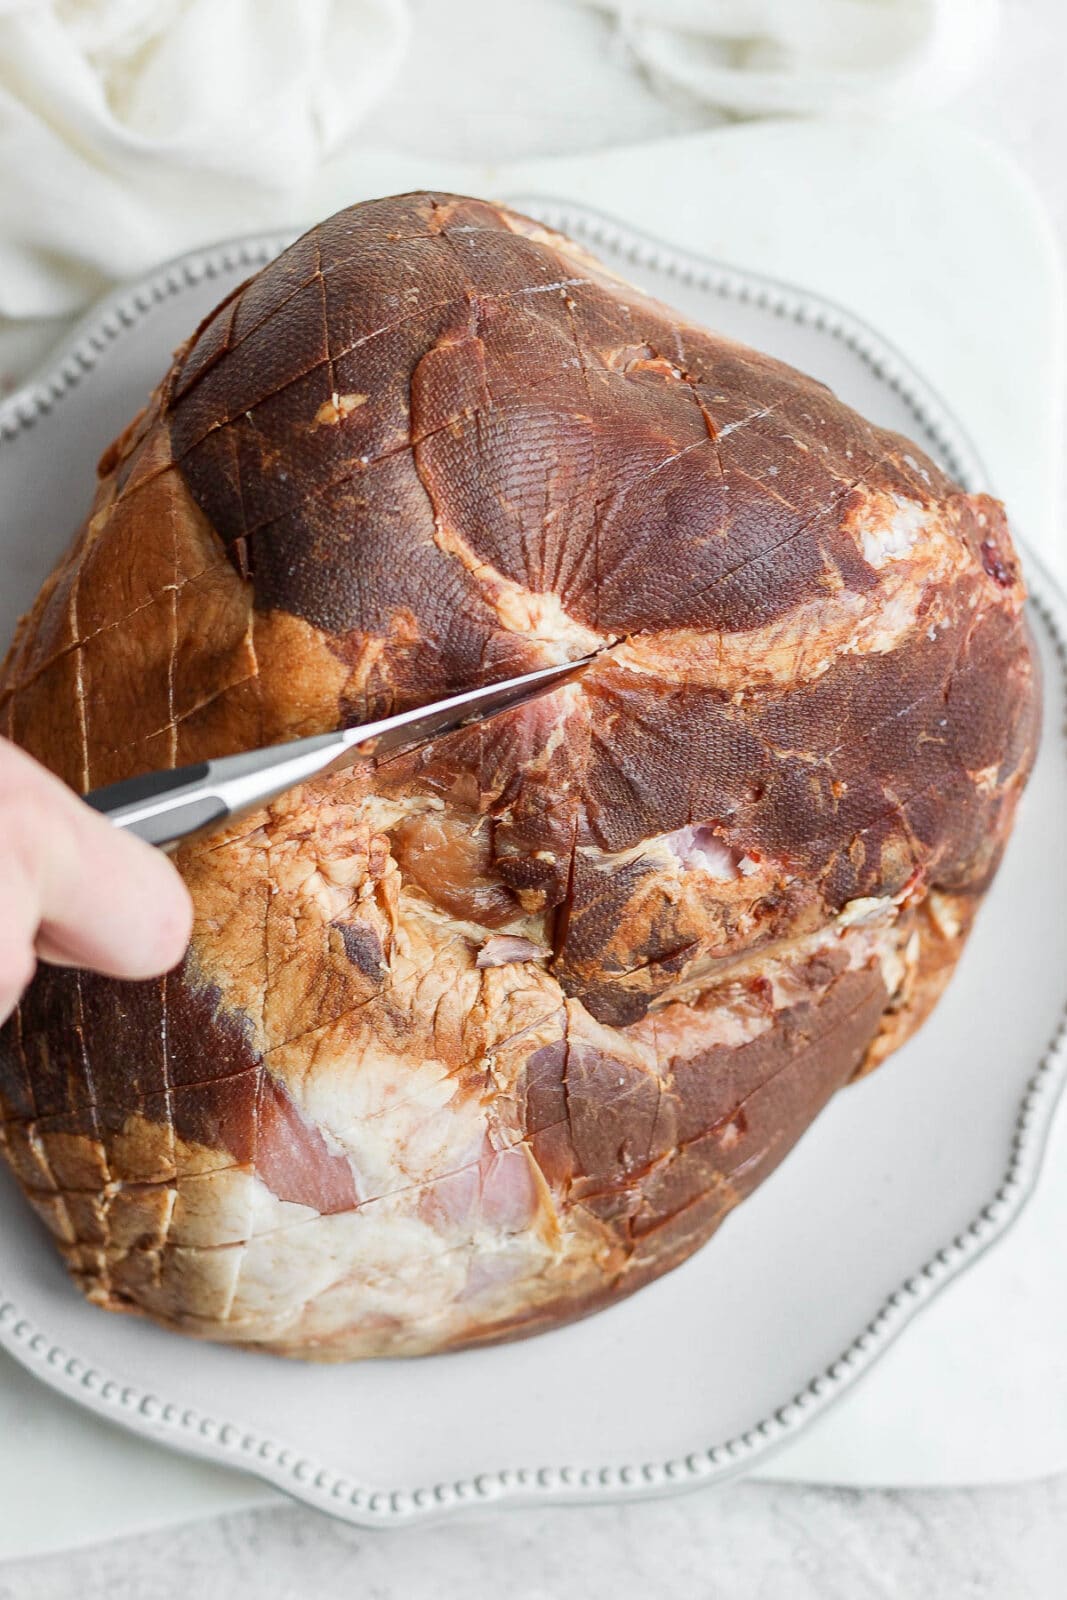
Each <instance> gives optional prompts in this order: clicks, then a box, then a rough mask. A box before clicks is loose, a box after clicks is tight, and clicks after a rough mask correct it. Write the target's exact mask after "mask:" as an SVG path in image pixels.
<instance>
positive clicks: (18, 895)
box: [0, 854, 38, 1022]
mask: <svg viewBox="0 0 1067 1600" xmlns="http://www.w3.org/2000/svg"><path fill="white" fill-rule="evenodd" d="M37 922H38V901H37V894H36V890H35V888H34V886H33V884H32V883H31V882H30V881H29V880H28V879H27V877H26V874H25V872H23V870H22V867H21V866H20V864H19V863H18V862H17V861H13V860H11V859H9V858H8V859H5V858H4V857H3V856H2V854H0V1022H4V1021H5V1020H6V1019H7V1018H8V1017H9V1016H10V1015H11V1013H12V1011H14V1009H15V1007H16V1005H17V1004H18V1001H19V997H20V995H21V994H22V991H23V989H25V987H26V985H27V984H28V983H29V981H30V979H31V978H32V977H33V972H34V968H35V966H36V965H37V959H36V956H35V955H34V949H33V940H34V935H35V933H36V931H37Z"/></svg>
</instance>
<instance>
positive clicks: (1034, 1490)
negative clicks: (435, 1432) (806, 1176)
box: [0, 1480, 1067, 1600]
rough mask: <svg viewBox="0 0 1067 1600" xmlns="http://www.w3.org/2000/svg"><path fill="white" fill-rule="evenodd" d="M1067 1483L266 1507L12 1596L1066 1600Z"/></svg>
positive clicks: (51, 1568)
mask: <svg viewBox="0 0 1067 1600" xmlns="http://www.w3.org/2000/svg"><path fill="white" fill-rule="evenodd" d="M1065 1560H1067V1480H1059V1481H1056V1482H1053V1483H1042V1484H1033V1485H1027V1486H1025V1487H1023V1488H1014V1489H989V1490H985V1491H983V1492H982V1493H981V1494H977V1493H970V1492H968V1491H967V1490H950V1491H940V1492H930V1491H928V1492H926V1493H907V1494H905V1493H899V1494H889V1493H873V1492H868V1493H862V1494H861V1493H859V1492H858V1491H854V1490H846V1489H833V1490H828V1489H821V1490H819V1489H804V1488H796V1487H785V1486H779V1485H775V1484H766V1485H756V1484H740V1485H737V1486H735V1487H730V1488H726V1489H720V1490H713V1491H706V1492H703V1493H700V1494H697V1495H691V1496H688V1497H686V1498H685V1499H682V1500H673V1501H660V1502H657V1503H654V1504H649V1505H642V1506H630V1507H625V1506H619V1507H604V1508H602V1509H596V1510H581V1511H545V1512H518V1513H514V1514H507V1515H503V1516H496V1517H491V1518H486V1519H484V1520H481V1521H478V1522H475V1521H470V1522H466V1523H452V1524H449V1525H447V1526H444V1527H438V1528H426V1529H413V1530H408V1531H405V1532H403V1533H393V1534H368V1533H364V1532H361V1531H359V1530H358V1529H355V1528H347V1527H342V1526H341V1525H340V1524H336V1523H329V1522H326V1521H325V1520H324V1519H322V1518H320V1517H318V1516H317V1515H316V1514H315V1513H313V1512H305V1511H301V1510H297V1509H295V1508H294V1509H293V1510H282V1511H254V1512H248V1513H245V1514H244V1515H242V1516H234V1517H225V1518H222V1519H220V1520H219V1521H216V1522H212V1523H208V1524H197V1525H195V1526H190V1527H185V1528H181V1529H178V1530H176V1531H174V1532H171V1533H168V1534H160V1535H154V1536H151V1537H147V1538H141V1539H130V1540H121V1541H119V1542H118V1543H115V1544H110V1545H106V1546H102V1547H100V1548H97V1549H95V1550H86V1551H83V1552H81V1553H80V1554H77V1555H70V1556H53V1557H50V1558H49V1559H47V1560H44V1561H35V1562H31V1563H27V1564H21V1563H20V1564H19V1565H17V1566H11V1567H9V1568H7V1570H6V1571H4V1572H0V1600H59V1597H63V1600H66V1597H68V1596H70V1597H74V1596H77V1597H78V1600H97V1597H99V1600H104V1597H107V1600H171V1597H174V1600H186V1597H188V1600H230V1597H231V1596H234V1595H255V1596H256V1600H308V1597H311V1596H314V1597H315V1600H335V1597H336V1600H341V1597H344V1600H352V1597H356V1596H359V1597H361V1600H362V1597H366V1600H371V1597H373V1600H460V1597H461V1596H462V1597H464V1600H468V1597H470V1600H474V1597H477V1600H483V1597H485V1600H488V1597H489V1596H491V1595H493V1596H495V1595H498V1594H503V1595H505V1596H506V1597H507V1600H570V1597H575V1600H601V1597H603V1600H609V1597H610V1600H649V1597H652V1600H674V1597H675V1596H678V1597H681V1596H685V1597H686V1600H720V1597H722V1600H727V1597H728V1600H889V1597H894V1600H895V1597H897V1596H900V1597H907V1600H964V1597H966V1600H985V1597H987V1596H988V1597H989V1600H1051V1597H1052V1596H1057V1595H1061V1594H1062V1593H1063V1568H1064V1562H1065Z"/></svg>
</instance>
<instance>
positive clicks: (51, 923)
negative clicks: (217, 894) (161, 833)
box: [0, 749, 192, 978]
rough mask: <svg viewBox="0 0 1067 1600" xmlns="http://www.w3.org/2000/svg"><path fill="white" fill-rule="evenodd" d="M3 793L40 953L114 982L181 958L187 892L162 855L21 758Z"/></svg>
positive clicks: (4, 820) (1, 823)
mask: <svg viewBox="0 0 1067 1600" xmlns="http://www.w3.org/2000/svg"><path fill="white" fill-rule="evenodd" d="M9 753H10V749H9V751H7V752H5V770H9V773H10V775H9V781H8V782H7V783H6V784H5V785H4V786H3V788H2V789H0V811H3V810H5V809H6V811H7V813H8V814H7V816H6V817H0V838H3V837H6V838H10V839H11V840H12V843H13V847H14V849H15V850H16V852H17V855H18V858H19V860H20V862H21V865H22V868H23V871H24V872H25V873H26V875H27V876H28V878H29V879H30V881H31V882H32V883H34V884H35V886H36V890H37V898H38V906H39V917H40V921H39V929H38V935H37V936H38V938H39V941H40V945H39V948H40V949H41V950H42V952H44V951H47V952H48V953H49V954H51V955H52V956H53V957H56V958H58V959H59V960H61V961H63V962H66V963H68V964H74V965H78V966H87V967H92V968H93V969H94V970H96V971H98V972H103V973H106V974H108V975H109V976H112V977H120V978H148V977H153V976H155V975H156V974H158V973H160V972H166V971H168V970H169V969H170V968H171V967H173V966H175V965H176V964H177V963H178V962H179V961H180V960H181V958H182V955H183V953H184V951H185V947H186V945H187V944H188V940H189V933H190V929H191V924H192V906H191V903H190V900H189V894H188V891H187V890H186V888H185V885H184V884H183V883H182V881H181V879H180V877H179V876H178V874H177V872H176V871H175V870H174V868H173V866H172V865H171V863H170V862H169V861H168V860H167V858H166V856H164V855H163V854H162V853H161V852H160V851H158V850H155V849H153V848H152V846H151V845H147V844H145V843H144V842H143V841H142V840H140V839H137V838H135V837H134V836H133V835H132V834H127V833H123V832H121V831H120V830H118V829H116V828H114V827H112V825H111V824H110V823H109V822H107V821H106V820H105V819H104V818H103V817H101V816H98V815H97V813H96V812H95V811H93V810H91V808H90V807H88V806H86V805H85V804H84V803H83V802H82V801H80V800H79V799H77V797H76V796H75V795H74V794H72V793H71V791H70V790H69V789H67V788H66V787H65V786H64V785H63V784H61V783H60V782H59V780H58V779H56V778H54V777H52V775H51V774H50V773H47V772H45V771H44V769H43V768H41V767H39V766H37V764H36V763H35V762H33V761H31V760H30V759H29V757H28V756H25V755H23V754H22V753H21V752H14V754H15V755H16V756H17V757H18V764H17V766H15V767H11V765H10V763H9V762H8V761H7V760H6V756H7V755H8V754H9Z"/></svg>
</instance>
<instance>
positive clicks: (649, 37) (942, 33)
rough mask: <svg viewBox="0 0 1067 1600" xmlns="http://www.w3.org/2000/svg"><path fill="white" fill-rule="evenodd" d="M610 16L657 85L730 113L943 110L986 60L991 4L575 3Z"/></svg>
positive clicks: (994, 3) (966, 0) (939, 0)
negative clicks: (615, 19) (617, 24)
mask: <svg viewBox="0 0 1067 1600" xmlns="http://www.w3.org/2000/svg"><path fill="white" fill-rule="evenodd" d="M577 3H578V4H583V5H593V6H596V7H597V9H599V10H601V11H607V12H610V13H612V14H613V15H614V16H615V17H617V19H618V23H619V28H620V31H621V34H622V37H623V39H624V41H625V43H626V44H627V46H628V47H629V49H630V50H631V51H632V52H633V54H634V56H635V57H636V58H637V60H638V61H639V62H640V63H641V65H642V66H643V67H644V68H645V70H646V71H647V72H648V73H649V75H650V77H651V78H652V80H653V82H654V83H655V84H656V85H657V86H658V87H659V88H661V89H664V88H667V89H675V90H681V91H684V92H685V93H686V94H688V95H690V96H692V97H694V98H696V99H697V100H699V101H702V102H703V103H705V104H707V105H711V106H714V107H716V108H717V109H718V110H720V111H725V112H729V113H733V114H735V115H740V116H761V115H762V116H765V115H781V114H783V113H784V114H791V113H792V114H802V115H808V114H814V113H819V112H823V113H825V112H832V111H872V110H873V111H906V110H911V109H929V108H930V107H932V106H936V105H939V104H942V103H944V102H945V101H946V100H948V99H950V98H951V96H952V95H953V94H954V93H955V92H956V91H957V89H959V88H960V87H961V85H962V84H963V83H964V82H965V80H966V79H967V78H968V77H969V76H970V75H971V73H972V72H973V71H974V69H975V67H976V66H978V64H979V63H980V62H981V61H982V60H983V59H984V57H985V56H986V54H987V53H988V51H989V48H990V46H991V44H992V41H993V36H994V32H995V28H996V20H997V11H998V0H577Z"/></svg>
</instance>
